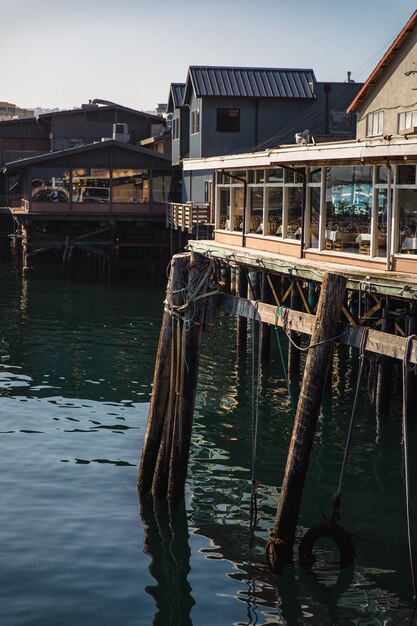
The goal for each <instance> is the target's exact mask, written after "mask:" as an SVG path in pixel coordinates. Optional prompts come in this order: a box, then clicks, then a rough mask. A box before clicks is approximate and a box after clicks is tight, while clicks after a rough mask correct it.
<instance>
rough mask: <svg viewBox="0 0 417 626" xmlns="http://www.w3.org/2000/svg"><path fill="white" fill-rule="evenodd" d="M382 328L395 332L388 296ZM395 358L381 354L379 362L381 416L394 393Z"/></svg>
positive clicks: (378, 405)
mask: <svg viewBox="0 0 417 626" xmlns="http://www.w3.org/2000/svg"><path fill="white" fill-rule="evenodd" d="M382 316H383V317H382V324H381V330H382V332H384V333H394V329H395V320H394V319H393V317H391V315H390V307H389V299H388V298H386V305H385V308H384V309H383V312H382ZM393 364H394V362H393V360H392V359H391V358H390V357H386V356H381V357H380V360H379V364H378V375H377V383H376V396H375V411H376V415H377V417H378V418H379V417H380V416H381V415H383V414H387V413H388V411H389V406H390V399H391V394H392V375H393Z"/></svg>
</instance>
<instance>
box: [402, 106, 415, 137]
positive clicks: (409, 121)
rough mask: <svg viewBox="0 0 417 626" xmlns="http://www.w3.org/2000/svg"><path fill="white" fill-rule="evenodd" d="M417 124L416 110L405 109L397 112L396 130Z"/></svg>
mask: <svg viewBox="0 0 417 626" xmlns="http://www.w3.org/2000/svg"><path fill="white" fill-rule="evenodd" d="M416 126H417V111H407V112H406V113H399V114H398V132H400V131H402V130H403V131H404V130H408V129H411V128H415V127H416Z"/></svg>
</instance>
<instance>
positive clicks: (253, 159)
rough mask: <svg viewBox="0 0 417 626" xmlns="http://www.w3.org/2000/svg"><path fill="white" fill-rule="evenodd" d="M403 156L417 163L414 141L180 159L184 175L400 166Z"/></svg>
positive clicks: (324, 145) (290, 147)
mask: <svg viewBox="0 0 417 626" xmlns="http://www.w3.org/2000/svg"><path fill="white" fill-rule="evenodd" d="M404 155H406V156H408V157H414V158H415V159H417V139H416V140H411V139H403V138H399V139H393V140H391V141H388V140H380V139H378V140H374V141H370V140H367V141H358V140H354V139H352V140H346V141H339V142H326V143H321V144H317V145H313V144H307V145H305V146H302V145H298V144H291V145H287V146H281V147H280V148H274V149H270V150H263V151H262V152H248V153H242V154H229V155H224V156H217V157H206V158H201V159H184V160H183V164H182V165H183V170H184V171H198V170H218V169H232V168H233V169H236V168H237V169H239V168H245V167H270V166H274V165H277V166H279V164H280V163H283V164H290V163H291V164H296V163H299V164H300V165H306V164H308V163H312V164H313V163H315V164H317V163H327V162H329V163H330V164H331V163H334V164H335V165H336V164H338V163H341V162H343V163H346V162H349V161H354V162H355V163H359V164H365V165H366V164H368V163H369V164H370V163H371V162H375V161H376V160H379V161H383V160H386V161H391V162H392V161H393V160H399V161H400V162H402V163H403V162H404Z"/></svg>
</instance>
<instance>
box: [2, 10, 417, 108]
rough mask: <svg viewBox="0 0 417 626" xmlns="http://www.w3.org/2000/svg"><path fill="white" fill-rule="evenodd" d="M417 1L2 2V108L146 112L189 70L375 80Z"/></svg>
mask: <svg viewBox="0 0 417 626" xmlns="http://www.w3.org/2000/svg"><path fill="white" fill-rule="evenodd" d="M416 9H417V0H396V1H393V0H350V1H349V2H344V1H342V0H314V2H313V1H312V0H206V1H202V0H153V1H152V0H147V1H143V0H71V1H68V0H66V1H65V2H64V1H63V0H37V1H34V0H0V55H1V56H0V58H1V59H2V64H1V71H0V100H1V101H7V102H11V103H13V104H17V105H18V106H20V107H23V108H34V107H43V108H55V107H57V108H60V109H71V108H73V107H78V106H80V105H81V104H82V103H86V102H88V101H89V100H90V99H94V98H101V99H104V100H111V101H112V102H116V103H118V104H121V105H123V106H127V107H131V108H133V109H138V110H143V111H148V110H152V109H154V108H155V106H156V105H157V103H164V102H167V100H168V96H169V87H170V84H171V83H172V82H185V80H186V77H187V70H188V67H189V66H190V65H224V66H235V67H236V66H238V67H239V66H240V67H281V68H305V69H312V70H313V71H314V74H315V76H316V79H317V80H318V81H323V82H325V81H344V80H346V78H347V72H348V71H350V72H352V78H353V79H354V80H355V81H356V82H363V81H365V80H366V78H367V77H368V76H369V74H370V73H371V71H372V70H373V68H374V67H375V65H376V64H377V63H378V61H379V60H380V58H381V57H382V56H383V54H384V52H385V51H386V50H387V48H388V46H389V45H390V44H391V43H392V41H393V39H394V38H395V37H396V35H397V34H398V33H399V32H400V31H401V29H402V28H403V26H404V25H405V23H406V22H407V21H408V19H409V18H410V17H411V15H412V13H413V12H414V11H415V10H416Z"/></svg>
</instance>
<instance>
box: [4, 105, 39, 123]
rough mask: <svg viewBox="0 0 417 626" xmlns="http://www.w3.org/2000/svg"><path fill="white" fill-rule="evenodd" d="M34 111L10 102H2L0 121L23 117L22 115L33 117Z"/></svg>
mask: <svg viewBox="0 0 417 626" xmlns="http://www.w3.org/2000/svg"><path fill="white" fill-rule="evenodd" d="M33 116H34V111H33V110H30V109H21V108H20V107H18V106H16V105H15V104H10V102H0V121H5V120H13V119H21V118H22V117H33Z"/></svg>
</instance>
